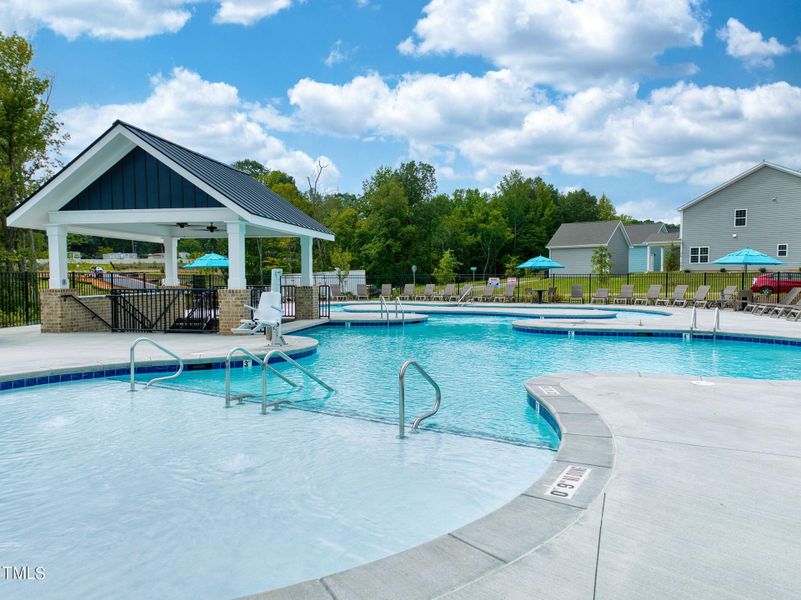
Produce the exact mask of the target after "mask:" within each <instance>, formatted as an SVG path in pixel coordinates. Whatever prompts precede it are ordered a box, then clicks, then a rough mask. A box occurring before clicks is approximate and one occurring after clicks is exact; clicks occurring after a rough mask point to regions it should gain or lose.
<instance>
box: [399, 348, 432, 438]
mask: <svg viewBox="0 0 801 600" xmlns="http://www.w3.org/2000/svg"><path fill="white" fill-rule="evenodd" d="M409 367H414V368H415V369H417V370H418V371H419V373H420V374H421V375H422V376H423V377H424V378H425V380H426V381H428V383H430V384H431V386H432V387H433V388H434V392H435V393H436V400H435V401H434V408H432V409H431V410H429V411H428V412H425V413H423V414H422V415H420V416H419V417H417V418H416V419H415V420H414V422H413V423H412V433H417V428H418V427H419V426H420V423H422V422H423V421H424V420H425V419H427V418H429V417H433V416H434V415H435V414H437V411H439V406H440V404H441V403H442V391H441V390H440V389H439V385H437V382H436V381H434V379H433V378H432V377H431V375H429V374H428V373H427V372H426V370H425V369H424V368H423V367H421V366H420V363H418V362H417V361H416V360H407V361H406V362H405V363H403V366H402V367H401V370H400V374H399V375H398V437H399V438H400V439H404V438H405V437H406V423H405V422H404V421H405V419H406V415H405V413H406V371H407V370H408V369H409Z"/></svg>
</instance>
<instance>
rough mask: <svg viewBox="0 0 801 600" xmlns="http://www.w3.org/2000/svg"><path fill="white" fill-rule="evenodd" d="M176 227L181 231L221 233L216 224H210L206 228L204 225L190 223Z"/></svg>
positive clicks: (178, 224) (177, 224)
mask: <svg viewBox="0 0 801 600" xmlns="http://www.w3.org/2000/svg"><path fill="white" fill-rule="evenodd" d="M175 226H176V227H178V228H179V229H194V230H196V231H202V230H203V229H205V230H206V231H208V232H209V233H214V232H215V231H219V229H220V228H219V227H217V226H216V225H215V224H214V223H209V224H208V225H206V226H205V227H204V226H203V225H190V224H189V223H176V224H175Z"/></svg>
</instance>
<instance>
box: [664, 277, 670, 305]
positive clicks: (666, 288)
mask: <svg viewBox="0 0 801 600" xmlns="http://www.w3.org/2000/svg"><path fill="white" fill-rule="evenodd" d="M669 275H670V272H669V271H665V298H667V297H668V286H669V285H670V281H669V279H670V277H669Z"/></svg>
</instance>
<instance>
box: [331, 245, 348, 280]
mask: <svg viewBox="0 0 801 600" xmlns="http://www.w3.org/2000/svg"><path fill="white" fill-rule="evenodd" d="M351 260H353V257H352V256H351V255H350V252H348V251H347V250H341V249H340V248H334V249H333V250H332V251H331V266H332V267H334V269H336V272H337V279H339V285H340V286H342V285H344V282H345V279H347V278H348V275H350V262H351Z"/></svg>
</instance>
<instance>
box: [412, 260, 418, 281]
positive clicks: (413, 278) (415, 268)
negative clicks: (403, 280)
mask: <svg viewBox="0 0 801 600" xmlns="http://www.w3.org/2000/svg"><path fill="white" fill-rule="evenodd" d="M415 273H417V265H412V285H413V286H417V275H415Z"/></svg>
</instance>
